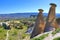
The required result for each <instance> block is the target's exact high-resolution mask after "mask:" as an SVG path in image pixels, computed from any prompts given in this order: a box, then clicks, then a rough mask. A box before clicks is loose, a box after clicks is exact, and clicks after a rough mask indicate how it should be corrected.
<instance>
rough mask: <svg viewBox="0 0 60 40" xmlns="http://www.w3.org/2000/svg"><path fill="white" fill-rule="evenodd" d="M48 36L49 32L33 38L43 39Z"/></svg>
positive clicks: (35, 39) (34, 39) (36, 39)
mask: <svg viewBox="0 0 60 40" xmlns="http://www.w3.org/2000/svg"><path fill="white" fill-rule="evenodd" d="M47 36H48V34H43V35H42V36H40V37H38V38H33V39H32V40H43V39H44V38H45V37H47Z"/></svg>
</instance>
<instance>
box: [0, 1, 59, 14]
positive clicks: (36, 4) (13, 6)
mask: <svg viewBox="0 0 60 40" xmlns="http://www.w3.org/2000/svg"><path fill="white" fill-rule="evenodd" d="M50 3H55V4H56V5H57V7H56V13H60V0H0V14H9V13H24V12H38V9H43V10H44V13H48V12H49V8H50V5H49V4H50Z"/></svg>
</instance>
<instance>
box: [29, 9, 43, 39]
mask: <svg viewBox="0 0 60 40" xmlns="http://www.w3.org/2000/svg"><path fill="white" fill-rule="evenodd" d="M38 11H39V14H38V16H37V19H36V22H35V27H34V29H33V32H32V34H31V37H30V38H33V37H35V36H37V35H38V34H40V33H43V31H44V30H43V29H44V18H43V14H42V13H43V10H42V9H38Z"/></svg>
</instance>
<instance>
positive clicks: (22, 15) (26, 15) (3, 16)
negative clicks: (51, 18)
mask: <svg viewBox="0 0 60 40" xmlns="http://www.w3.org/2000/svg"><path fill="white" fill-rule="evenodd" d="M37 14H38V13H37V12H35V13H32V12H31V13H11V14H0V19H19V18H29V17H30V16H31V15H36V16H37ZM43 15H44V16H45V17H46V16H47V15H48V14H47V13H44V14H43ZM56 17H60V14H56Z"/></svg>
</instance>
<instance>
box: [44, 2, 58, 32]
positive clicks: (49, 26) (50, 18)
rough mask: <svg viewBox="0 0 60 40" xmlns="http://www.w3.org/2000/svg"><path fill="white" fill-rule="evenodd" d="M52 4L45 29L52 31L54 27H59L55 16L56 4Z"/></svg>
mask: <svg viewBox="0 0 60 40" xmlns="http://www.w3.org/2000/svg"><path fill="white" fill-rule="evenodd" d="M50 5H51V7H50V10H49V13H48V17H47V20H46V25H45V30H44V31H45V32H48V31H51V30H53V28H58V24H57V22H56V18H55V10H56V4H54V3H51V4H50Z"/></svg>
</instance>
